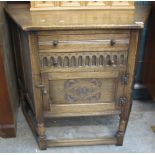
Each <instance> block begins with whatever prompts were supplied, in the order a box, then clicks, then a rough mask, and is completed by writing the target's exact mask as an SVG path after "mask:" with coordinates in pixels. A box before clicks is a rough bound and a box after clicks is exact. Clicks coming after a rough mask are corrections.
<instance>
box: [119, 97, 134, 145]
mask: <svg viewBox="0 0 155 155" xmlns="http://www.w3.org/2000/svg"><path fill="white" fill-rule="evenodd" d="M131 102H132V101H131V99H130V102H128V103H127V104H125V105H122V112H121V115H120V124H119V130H118V132H117V134H116V137H117V144H116V145H117V146H122V145H123V140H124V135H125V131H126V127H127V124H128V119H129V115H130V111H131V106H132V104H130V103H131Z"/></svg>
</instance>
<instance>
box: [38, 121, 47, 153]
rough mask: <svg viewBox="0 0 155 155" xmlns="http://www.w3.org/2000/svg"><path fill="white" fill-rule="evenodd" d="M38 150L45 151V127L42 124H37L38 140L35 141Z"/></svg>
mask: <svg viewBox="0 0 155 155" xmlns="http://www.w3.org/2000/svg"><path fill="white" fill-rule="evenodd" d="M37 142H38V145H39V148H40V149H41V150H46V149H47V144H46V142H47V141H46V135H45V126H44V124H43V123H42V124H38V139H37Z"/></svg>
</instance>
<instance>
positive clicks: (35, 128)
mask: <svg viewBox="0 0 155 155" xmlns="http://www.w3.org/2000/svg"><path fill="white" fill-rule="evenodd" d="M22 110H23V113H24V115H25V118H26V120H27V122H28V124H29V126H30V128H31V130H32V132H33V135H34V137H35V138H36V141H37V143H38V146H39V148H40V149H41V150H46V149H47V145H46V136H45V134H44V133H45V127H44V124H38V125H37V122H36V120H35V117H34V114H33V112H32V110H31V109H30V107H29V106H28V104H26V103H23V104H22Z"/></svg>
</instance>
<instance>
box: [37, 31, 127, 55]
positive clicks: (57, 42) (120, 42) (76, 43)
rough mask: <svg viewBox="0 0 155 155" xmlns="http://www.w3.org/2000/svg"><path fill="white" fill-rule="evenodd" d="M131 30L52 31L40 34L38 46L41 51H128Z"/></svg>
mask: <svg viewBox="0 0 155 155" xmlns="http://www.w3.org/2000/svg"><path fill="white" fill-rule="evenodd" d="M129 41H130V33H129V31H123V33H121V32H119V31H118V32H115V33H113V32H112V31H111V32H110V31H107V32H105V33H92V32H91V31H90V32H89V31H88V32H87V33H85V32H84V34H83V32H79V34H78V33H76V34H75V33H74V32H73V33H68V34H67V33H64V34H61V32H59V33H51V34H49V35H48V34H47V35H44V34H42V35H41V34H39V35H38V46H39V51H40V52H80V51H81V52H84V51H85V52H87V51H102V52H103V51H127V50H128V48H129Z"/></svg>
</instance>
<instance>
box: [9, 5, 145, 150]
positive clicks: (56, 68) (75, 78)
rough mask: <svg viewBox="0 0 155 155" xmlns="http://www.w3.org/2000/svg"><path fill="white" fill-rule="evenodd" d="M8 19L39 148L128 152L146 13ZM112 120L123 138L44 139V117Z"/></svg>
mask: <svg viewBox="0 0 155 155" xmlns="http://www.w3.org/2000/svg"><path fill="white" fill-rule="evenodd" d="M6 12H7V14H8V19H9V20H10V25H11V27H12V29H13V30H16V31H13V33H12V37H13V41H14V45H15V48H16V51H18V52H16V53H17V55H16V56H17V59H16V60H17V66H18V76H19V81H20V82H19V83H20V84H21V92H22V96H23V111H24V114H25V116H26V118H27V120H28V122H29V125H30V126H31V128H32V131H33V132H34V135H35V137H36V139H37V142H38V144H39V147H40V148H41V149H46V148H47V147H50V146H68V145H72V146H73V145H94V144H117V145H122V144H123V137H124V134H125V130H126V127H127V122H128V118H129V114H130V110H131V105H132V104H131V103H132V96H131V93H132V84H133V79H134V69H135V60H136V55H137V49H138V40H139V35H140V30H141V29H142V28H143V27H144V22H145V21H146V18H147V15H148V8H146V7H143V8H137V9H136V10H130V11H123V10H121V11H119V10H117V11H115V10H111V11H109V10H106V11H103V10H102V11H101V10H100V11H61V12H58V11H51V12H50V11H46V12H30V11H29V9H26V8H25V9H11V8H10V9H8V10H7V11H6ZM66 17H67V18H66ZM18 44H19V46H17V45H18ZM19 58H20V59H19ZM106 115H118V116H119V124H118V129H117V132H116V133H115V134H114V135H111V136H109V137H102V138H101V137H99V138H93V139H92V138H90V139H88V138H85V139H49V137H46V129H47V128H46V118H49V119H51V118H62V117H79V116H80V117H86V116H94V117H95V116H103V117H104V116H106Z"/></svg>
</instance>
